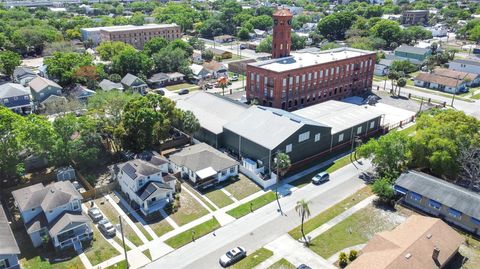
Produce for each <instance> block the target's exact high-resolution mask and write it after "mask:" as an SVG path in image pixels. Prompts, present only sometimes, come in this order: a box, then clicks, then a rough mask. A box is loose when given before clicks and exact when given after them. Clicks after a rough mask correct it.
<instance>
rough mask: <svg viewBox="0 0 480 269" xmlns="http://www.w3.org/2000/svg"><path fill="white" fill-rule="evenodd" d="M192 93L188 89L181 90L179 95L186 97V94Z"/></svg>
mask: <svg viewBox="0 0 480 269" xmlns="http://www.w3.org/2000/svg"><path fill="white" fill-rule="evenodd" d="M189 92H190V91H189V90H187V89H181V90H180V91H178V94H179V95H184V94H188V93H189Z"/></svg>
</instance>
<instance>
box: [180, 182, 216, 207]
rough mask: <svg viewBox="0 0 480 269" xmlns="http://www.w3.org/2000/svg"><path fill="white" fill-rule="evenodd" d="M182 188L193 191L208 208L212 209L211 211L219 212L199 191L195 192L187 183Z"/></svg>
mask: <svg viewBox="0 0 480 269" xmlns="http://www.w3.org/2000/svg"><path fill="white" fill-rule="evenodd" d="M182 187H183V188H187V189H188V190H189V191H191V192H192V193H193V194H194V195H195V196H196V197H197V198H198V199H200V200H202V202H203V203H204V204H206V205H207V206H208V208H210V210H212V211H215V210H217V209H216V208H215V207H214V206H213V205H212V204H210V203H209V202H208V201H207V200H205V198H203V197H202V195H201V194H200V193H199V192H198V191H197V190H195V189H194V188H192V187H191V186H190V185H188V184H187V183H185V184H182Z"/></svg>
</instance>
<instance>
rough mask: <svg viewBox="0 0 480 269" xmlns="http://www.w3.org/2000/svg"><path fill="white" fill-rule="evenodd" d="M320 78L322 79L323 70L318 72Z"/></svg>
mask: <svg viewBox="0 0 480 269" xmlns="http://www.w3.org/2000/svg"><path fill="white" fill-rule="evenodd" d="M320 77H321V78H323V70H320Z"/></svg>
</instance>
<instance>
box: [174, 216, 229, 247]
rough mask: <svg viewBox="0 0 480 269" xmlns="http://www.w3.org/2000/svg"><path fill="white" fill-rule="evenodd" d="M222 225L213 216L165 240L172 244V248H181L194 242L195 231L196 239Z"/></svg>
mask: <svg viewBox="0 0 480 269" xmlns="http://www.w3.org/2000/svg"><path fill="white" fill-rule="evenodd" d="M219 227H220V223H218V221H217V219H216V218H212V219H210V220H208V221H206V222H204V223H202V224H199V225H197V226H195V227H193V228H191V229H189V230H186V231H185V232H183V233H180V234H178V235H176V236H174V237H172V238H169V239H168V240H167V241H165V244H167V245H169V246H171V247H172V248H175V249H177V248H180V247H182V246H184V245H186V244H188V243H190V242H192V239H193V238H192V237H193V232H195V239H198V238H200V237H202V236H204V235H206V234H208V233H210V232H212V231H214V230H216V229H218V228H219Z"/></svg>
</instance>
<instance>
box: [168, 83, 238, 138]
mask: <svg viewBox="0 0 480 269" xmlns="http://www.w3.org/2000/svg"><path fill="white" fill-rule="evenodd" d="M177 108H180V109H183V110H190V111H192V112H193V114H194V115H195V116H196V117H197V119H198V121H199V122H200V126H202V128H204V129H206V130H208V131H210V132H212V133H214V134H219V133H222V132H223V125H225V124H227V123H228V122H230V121H232V120H233V119H235V118H237V117H238V116H239V115H240V114H241V113H243V112H244V111H245V110H246V109H247V108H246V107H245V106H244V105H242V104H240V103H236V102H235V101H233V100H228V99H225V98H222V97H220V96H216V95H214V94H210V93H205V92H196V93H193V94H191V95H189V96H188V97H186V98H184V99H180V100H177Z"/></svg>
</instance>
